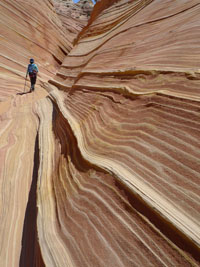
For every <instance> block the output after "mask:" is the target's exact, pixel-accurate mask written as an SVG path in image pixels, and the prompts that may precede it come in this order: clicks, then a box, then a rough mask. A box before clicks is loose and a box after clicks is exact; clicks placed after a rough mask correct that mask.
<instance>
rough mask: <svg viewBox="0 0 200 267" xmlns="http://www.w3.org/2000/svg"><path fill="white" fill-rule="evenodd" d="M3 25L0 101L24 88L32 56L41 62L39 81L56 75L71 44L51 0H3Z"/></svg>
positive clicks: (0, 4) (0, 18) (0, 5)
mask: <svg viewBox="0 0 200 267" xmlns="http://www.w3.org/2000/svg"><path fill="white" fill-rule="evenodd" d="M0 28H1V33H0V34H1V43H0V68H1V73H0V79H1V85H0V101H4V100H7V99H8V98H9V97H11V96H14V95H15V94H16V92H20V91H23V89H24V81H25V75H26V68H27V64H28V63H29V59H30V58H32V57H33V58H34V59H35V61H36V62H37V64H38V67H39V71H40V73H39V79H38V84H40V82H39V81H41V82H42V81H43V82H47V81H48V80H49V79H50V77H52V76H54V75H55V73H56V71H57V69H58V67H59V65H60V64H61V63H62V61H63V59H64V57H65V56H66V54H67V53H68V52H69V51H70V50H71V48H72V43H71V41H70V38H69V39H68V35H65V34H64V32H63V27H62V23H61V21H60V19H59V18H58V16H57V14H56V12H55V9H54V6H53V2H52V1H49V0H44V1H42V2H41V1H38V0H36V1H34V2H33V1H31V0H17V1H14V0H13V1H12V0H9V1H5V0H2V1H1V2H0ZM8 77H9V79H8Z"/></svg>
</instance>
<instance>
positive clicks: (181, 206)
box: [0, 0, 200, 267]
mask: <svg viewBox="0 0 200 267" xmlns="http://www.w3.org/2000/svg"><path fill="white" fill-rule="evenodd" d="M5 3H7V2H5ZM5 3H4V4H5ZM26 8H27V10H26V12H28V10H30V9H29V8H30V7H29V6H26ZM38 8H39V7H38ZM44 8H45V9H46V10H48V8H49V11H47V12H46V13H45V14H46V17H48V18H52V16H53V18H54V21H56V23H57V24H56V25H59V27H58V29H60V30H59V31H58V32H56V31H55V30H53V32H52V34H59V35H58V36H57V37H56V38H54V36H53V35H52V36H51V35H50V36H49V38H50V40H56V42H57V43H54V45H55V51H57V49H56V48H57V47H61V44H62V45H63V46H62V49H60V50H61V51H62V53H61V56H60V57H59V56H58V55H57V54H56V53H55V52H54V50H52V52H51V53H49V52H48V53H47V55H45V54H44V57H45V58H46V60H47V62H50V66H52V61H53V62H54V64H55V65H54V70H53V71H52V72H51V74H46V71H47V70H48V68H49V67H50V66H49V65H47V67H46V68H45V66H44V70H41V75H43V76H42V78H43V79H42V80H41V82H40V83H38V84H37V89H36V91H35V92H33V93H32V94H27V95H26V94H25V95H21V96H20V95H18V96H15V97H14V96H13V100H12V101H3V102H1V103H0V129H1V130H0V131H1V135H0V160H1V162H2V163H3V164H2V165H1V169H0V182H1V184H0V190H1V198H2V201H1V202H0V205H1V206H0V214H1V218H2V220H1V226H2V227H1V228H0V239H1V241H2V242H1V250H0V266H1V265H2V266H6V267H7V266H9V267H10V266H18V265H19V266H20V267H22V266H52V267H54V266H59V267H64V266H81V267H82V266H87V267H88V266H200V259H199V255H200V253H199V252H200V249H199V247H200V240H199V236H200V225H199V218H200V215H199V214H200V205H199V204H200V199H199V195H200V194H199V193H200V190H199V178H200V166H199V156H200V142H199V134H200V133H199V131H200V128H199V125H200V119H199V110H200V102H199V101H200V98H199V85H200V83H199V70H200V63H199V62H200V58H199V55H200V53H199V52H200V51H199V50H200V49H199V46H198V44H199V12H200V3H199V1H197V0H192V1H191V0H190V1H188V0H184V1H182V2H180V1H179V0H173V1H172V0H169V1H159V0H154V1H153V0H146V1H143V0H129V1H127V0H118V1H117V0H111V1H108V0H101V1H100V2H97V4H96V5H95V8H94V10H93V13H92V14H91V17H90V20H89V22H88V25H87V26H85V27H84V28H83V29H82V30H81V32H80V33H79V34H78V35H77V36H76V34H75V32H76V30H77V31H78V27H77V28H76V27H74V29H76V30H74V33H73V34H72V35H71V37H70V39H69V38H68V37H67V36H66V35H65V34H64V33H66V32H67V31H68V27H67V26H66V25H67V23H68V22H67V23H66V24H65V23H64V22H63V21H62V23H61V21H60V20H59V18H58V16H57V15H56V13H55V11H54V9H53V6H52V2H50V1H45V2H44ZM13 10H15V9H14V7H13ZM38 14H39V13H38ZM46 17H44V15H43V16H42V18H38V19H44V18H46ZM3 18H4V16H3ZM5 19H6V16H5ZM47 21H48V20H47ZM20 22H21V19H20ZM21 23H22V22H21ZM79 26H80V25H79ZM13 27H14V26H13ZM56 27H57V26H56ZM63 27H65V28H63ZM80 28H82V26H80ZM80 28H79V29H80ZM36 32H37V31H36ZM45 32H46V31H44V32H43V33H45ZM51 38H52V39H51ZM63 38H64V39H63ZM72 40H73V43H74V46H73V44H72ZM52 42H53V41H52ZM34 49H36V48H35V47H34ZM60 50H58V51H60ZM27 51H29V50H27ZM28 53H30V52H28ZM8 54H9V53H8ZM65 54H67V55H66V56H65ZM29 55H30V54H28V55H27V57H29ZM42 55H43V54H42V53H41V54H40V56H42ZM37 60H38V62H40V59H39V58H38V59H37ZM60 61H62V64H60ZM11 63H12V60H11V61H9V64H7V63H6V64H7V65H8V66H9V68H10V66H11V65H10V64H11ZM6 64H5V65H6ZM7 65H6V66H7ZM48 66H49V67H48ZM4 68H5V67H4ZM56 71H57V72H56ZM55 72H56V75H55V76H54V75H53V73H55ZM48 73H49V72H48ZM0 78H1V82H0V86H1V85H2V84H4V81H7V83H8V84H9V83H11V82H12V75H11V72H10V71H9V72H6V74H5V75H4V76H3V77H2V76H0ZM47 79H50V80H49V83H46V81H47ZM19 80H20V81H21V80H22V77H21V78H20V79H19ZM15 81H16V79H15ZM8 84H7V86H8ZM39 84H40V86H39ZM2 88H3V87H2ZM10 88H11V89H12V90H13V91H12V95H13V92H14V91H16V90H18V89H17V88H18V87H16V85H14V82H13V83H11V85H10ZM4 91H5V90H4ZM4 91H3V90H2V91H0V96H1V97H2V99H4V98H5V95H3V93H1V92H4ZM6 97H7V96H6ZM30 240H31V242H30Z"/></svg>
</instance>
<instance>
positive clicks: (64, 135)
mask: <svg viewBox="0 0 200 267" xmlns="http://www.w3.org/2000/svg"><path fill="white" fill-rule="evenodd" d="M53 114H54V116H53V132H54V134H55V137H56V140H57V142H58V143H57V147H58V148H60V153H61V155H60V159H59V160H58V166H57V169H55V176H54V177H55V178H54V193H55V201H56V214H57V217H58V222H59V224H60V223H61V224H60V237H61V238H62V240H63V241H64V242H65V244H66V246H67V248H68V249H69V253H70V257H72V258H73V260H74V262H76V264H75V265H77V266H80V262H79V261H80V259H81V263H82V265H81V266H88V265H89V264H91V262H93V264H94V262H95V266H102V262H101V261H100V258H99V256H98V255H99V254H98V253H99V252H98V249H97V248H96V247H94V246H93V245H92V244H93V242H94V240H96V239H98V236H99V235H102V238H103V240H105V244H106V243H107V242H108V244H109V246H111V247H112V248H113V249H114V251H115V256H111V257H114V258H113V262H115V260H116V258H117V257H119V258H118V260H117V261H118V264H119V263H120V262H121V264H124V266H138V265H141V264H144V266H145V264H147V262H146V260H147V258H148V261H149V262H148V264H150V262H151V263H153V264H155V266H159V265H160V264H161V265H166V266H169V262H168V260H169V259H170V258H171V255H170V253H172V251H173V253H175V254H174V255H173V256H172V258H171V260H172V261H173V264H174V266H176V264H177V262H179V260H180V261H183V262H184V263H180V262H179V263H180V264H183V266H187V264H192V265H194V266H195V264H196V262H199V260H200V258H199V248H198V246H196V245H195V244H194V243H193V242H192V240H190V239H189V238H187V237H186V236H185V235H184V234H183V233H182V232H180V231H179V230H178V229H177V228H176V227H175V226H173V225H172V224H171V223H170V222H168V221H167V218H166V219H165V218H163V217H162V215H160V214H158V213H157V212H156V211H155V210H154V209H153V208H152V207H150V206H149V205H148V204H147V203H146V202H144V201H143V200H142V199H140V197H139V196H138V195H137V194H135V193H134V192H132V191H130V190H129V189H128V188H127V187H126V186H125V185H124V183H122V182H121V181H120V180H119V178H118V177H116V176H115V175H111V173H108V172H106V171H105V170H103V169H102V168H99V167H96V166H94V165H92V164H90V163H89V162H87V161H85V160H84V159H83V157H82V155H81V153H80V151H79V148H78V146H77V141H76V137H75V136H74V134H73V132H72V130H71V127H70V125H69V123H68V122H67V119H66V118H64V116H63V114H62V113H61V112H60V110H59V108H58V107H57V104H56V103H54V113H53ZM57 153H58V150H57ZM63 155H64V158H65V160H63ZM56 173H57V174H56ZM58 173H59V175H58ZM86 218H87V219H86ZM111 218H112V223H111ZM83 222H84V228H83V229H82V227H81V225H82V223H83ZM125 222H126V223H125ZM61 229H62V230H61ZM103 229H105V230H103ZM82 231H83V233H84V235H83V234H82ZM85 231H86V232H87V231H89V233H90V232H92V233H93V234H92V236H90V238H89V239H88V238H86V236H87V235H86V234H85ZM116 232H117V236H116V235H115V233H116ZM69 236H71V238H69ZM132 238H133V239H132ZM80 239H81V240H82V242H84V243H85V246H84V248H83V247H81V246H79V242H80V241H79V240H80ZM72 240H73V242H72ZM130 240H132V241H130ZM158 240H159V242H158ZM163 241H164V243H163ZM82 242H81V243H82ZM138 242H141V244H142V245H141V247H140V246H138ZM149 242H150V243H149ZM157 242H158V244H159V245H158V244H157ZM154 243H155V244H156V245H155V247H154V246H153V247H151V249H150V248H149V244H154ZM72 244H73V245H72ZM157 245H158V246H159V250H157ZM98 246H100V247H101V252H102V251H103V250H104V249H108V247H107V246H106V247H104V245H103V244H101V243H98ZM98 246H97V247H98ZM124 246H125V247H126V249H125V247H124ZM132 246H133V247H132ZM75 247H76V249H75ZM87 247H88V248H90V249H91V250H94V251H93V252H92V255H93V256H92V258H91V259H89V262H88V259H86V258H85V257H84V255H86V254H87V253H88V252H86V250H87ZM145 247H146V249H147V250H148V253H150V254H149V256H148V257H147V258H146V260H144V258H143V256H142V255H143V254H141V255H140V252H142V251H143V249H144V248H145ZM133 248H134V249H133ZM140 250H141V251H140ZM171 250H172V251H171ZM77 251H79V252H78V255H79V257H80V258H79V259H78V255H77ZM130 251H132V253H136V254H137V260H136V261H134V256H133V255H132V257H131V256H130V254H129V253H130ZM139 251H140V252H139ZM150 251H151V252H150ZM170 251H171V252H170ZM161 252H162V253H163V254H166V255H167V256H166V258H168V259H165V257H164V256H161V255H160V254H159V253H161ZM103 253H105V252H103ZM110 253H111V255H112V253H113V252H110ZM126 253H127V254H126ZM143 253H144V251H143ZM151 253H152V254H151ZM87 255H89V254H87ZM87 257H88V256H87ZM115 257H116V258H115ZM178 259H179V260H178ZM145 262H146V263H145ZM103 264H108V262H107V259H106V258H105V260H104V262H103ZM148 264H147V265H146V266H149V265H148ZM109 266H114V265H112V264H111V265H109ZM117 266H118V265H117Z"/></svg>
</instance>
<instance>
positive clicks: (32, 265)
mask: <svg viewBox="0 0 200 267" xmlns="http://www.w3.org/2000/svg"><path fill="white" fill-rule="evenodd" d="M38 169H39V140H38V134H37V137H36V141H35V152H34V167H33V176H32V183H31V188H30V192H29V198H28V203H27V207H26V213H25V219H24V227H23V236H22V249H21V255H20V263H19V266H20V267H45V265H44V262H43V259H42V255H41V251H40V245H39V242H38V236H37V195H36V192H37V180H38Z"/></svg>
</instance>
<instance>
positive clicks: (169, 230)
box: [115, 179, 200, 262]
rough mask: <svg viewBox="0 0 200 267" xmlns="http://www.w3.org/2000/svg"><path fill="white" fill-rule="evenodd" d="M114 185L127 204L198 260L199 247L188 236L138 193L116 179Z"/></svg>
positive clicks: (199, 260) (199, 258)
mask: <svg viewBox="0 0 200 267" xmlns="http://www.w3.org/2000/svg"><path fill="white" fill-rule="evenodd" d="M115 185H116V187H117V188H118V189H119V190H120V191H122V192H123V194H124V195H125V196H126V198H127V200H128V202H129V204H130V205H131V206H132V207H133V208H134V209H135V210H137V211H138V212H139V213H140V214H141V215H143V216H144V217H145V218H147V220H149V221H150V222H151V223H152V224H153V225H154V226H155V227H156V228H157V229H158V230H159V231H160V232H161V233H162V234H163V235H164V236H165V237H166V238H167V239H169V240H170V241H171V242H172V243H173V244H175V245H176V246H177V247H178V248H179V249H181V250H182V251H184V252H185V253H186V254H188V255H190V256H191V257H193V258H194V259H195V260H196V261H197V262H200V248H199V247H198V245H197V244H195V243H194V242H193V241H192V240H191V239H190V238H189V237H187V236H186V235H185V234H184V233H182V232H181V230H179V229H178V228H177V227H176V226H174V225H173V224H172V223H171V222H170V221H168V220H167V219H165V218H164V217H162V215H161V214H159V212H157V211H156V210H155V209H154V208H153V207H150V206H149V205H148V204H147V203H146V202H145V201H144V200H143V199H142V198H141V197H140V196H139V195H137V194H135V193H134V192H132V191H131V190H130V189H129V188H128V186H126V185H125V184H124V183H123V182H121V181H119V179H116V181H115Z"/></svg>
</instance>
